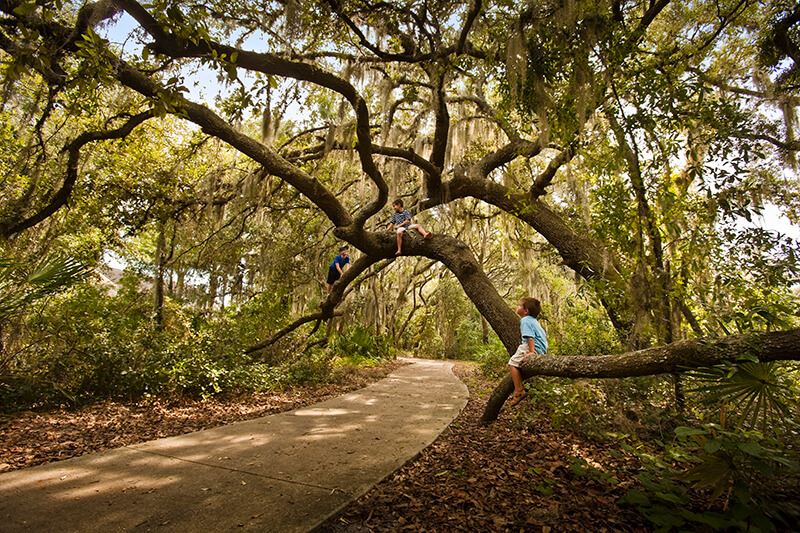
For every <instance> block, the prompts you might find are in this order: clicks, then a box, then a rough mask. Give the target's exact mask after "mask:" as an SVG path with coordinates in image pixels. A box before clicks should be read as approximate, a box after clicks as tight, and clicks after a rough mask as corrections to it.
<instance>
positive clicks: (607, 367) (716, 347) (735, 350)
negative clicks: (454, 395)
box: [481, 329, 800, 424]
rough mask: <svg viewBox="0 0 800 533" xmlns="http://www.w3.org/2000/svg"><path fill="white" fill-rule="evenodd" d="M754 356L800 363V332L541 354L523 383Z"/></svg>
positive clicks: (648, 372)
mask: <svg viewBox="0 0 800 533" xmlns="http://www.w3.org/2000/svg"><path fill="white" fill-rule="evenodd" d="M744 356H747V357H755V358H757V359H758V360H759V361H761V362H769V361H790V360H791V361H797V360H800V329H793V330H789V331H778V332H770V333H753V334H749V335H736V336H731V337H723V338H721V339H693V340H685V341H679V342H674V343H672V344H667V345H665V346H659V347H656V348H648V349H646V350H639V351H635V352H628V353H624V354H620V355H601V356H597V357H587V356H574V357H569V356H565V357H555V356H551V355H537V356H534V357H530V358H529V359H527V360H526V363H525V366H523V367H522V375H523V378H524V379H530V378H532V377H534V376H553V377H562V378H628V377H636V376H653V375H658V374H668V373H675V372H682V371H685V370H688V369H691V368H700V367H708V366H713V365H717V364H720V363H724V362H731V361H736V360H737V359H739V358H741V357H744ZM513 389H514V385H513V384H512V383H511V379H510V378H506V379H505V380H503V381H502V382H501V383H500V384H499V385H498V386H497V387H496V388H495V390H494V392H493V393H492V396H491V397H490V398H489V401H488V402H487V404H486V409H485V410H484V412H483V417H482V418H481V423H483V424H490V423H491V422H493V421H494V420H496V419H497V416H498V414H499V413H500V409H501V408H502V406H503V403H505V401H506V399H507V398H508V396H509V395H510V394H511V392H512V391H513Z"/></svg>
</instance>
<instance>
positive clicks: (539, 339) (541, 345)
mask: <svg viewBox="0 0 800 533" xmlns="http://www.w3.org/2000/svg"><path fill="white" fill-rule="evenodd" d="M519 332H520V336H521V337H522V341H521V342H522V344H527V341H528V338H529V337H530V338H532V339H533V347H534V348H535V349H536V353H538V354H545V353H547V334H546V333H545V332H544V329H542V325H541V324H539V321H538V320H536V319H535V318H533V317H532V316H530V315H526V316H524V317H522V320H520V321H519Z"/></svg>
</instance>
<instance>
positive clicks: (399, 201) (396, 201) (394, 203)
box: [392, 198, 403, 207]
mask: <svg viewBox="0 0 800 533" xmlns="http://www.w3.org/2000/svg"><path fill="white" fill-rule="evenodd" d="M392 205H399V206H400V207H403V200H401V199H400V198H398V199H396V200H395V201H394V202H392Z"/></svg>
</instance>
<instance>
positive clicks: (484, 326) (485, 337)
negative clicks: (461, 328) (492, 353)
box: [481, 317, 489, 344]
mask: <svg viewBox="0 0 800 533" xmlns="http://www.w3.org/2000/svg"><path fill="white" fill-rule="evenodd" d="M481 341H483V344H489V323H488V322H486V319H485V318H483V317H481Z"/></svg>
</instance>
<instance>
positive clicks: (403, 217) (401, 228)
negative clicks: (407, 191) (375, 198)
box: [386, 198, 431, 255]
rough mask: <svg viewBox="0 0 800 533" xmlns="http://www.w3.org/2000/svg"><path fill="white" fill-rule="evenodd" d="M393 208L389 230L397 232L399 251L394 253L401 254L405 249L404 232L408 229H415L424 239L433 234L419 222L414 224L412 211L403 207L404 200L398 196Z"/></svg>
mask: <svg viewBox="0 0 800 533" xmlns="http://www.w3.org/2000/svg"><path fill="white" fill-rule="evenodd" d="M392 208H393V209H394V214H393V215H392V220H391V222H389V226H388V228H386V229H388V230H390V231H391V230H392V229H394V230H395V233H397V252H395V254H394V255H400V253H401V251H402V249H403V233H405V232H406V230H410V229H415V230H417V231H418V232H420V233H421V234H422V238H423V239H427V238H428V237H430V236H431V233H430V232H429V231H425V228H423V227H422V226H420V225H419V224H414V223H412V222H411V213H410V212H409V211H408V210H407V209H403V200H401V199H400V198H398V199H397V200H395V201H394V202H392Z"/></svg>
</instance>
